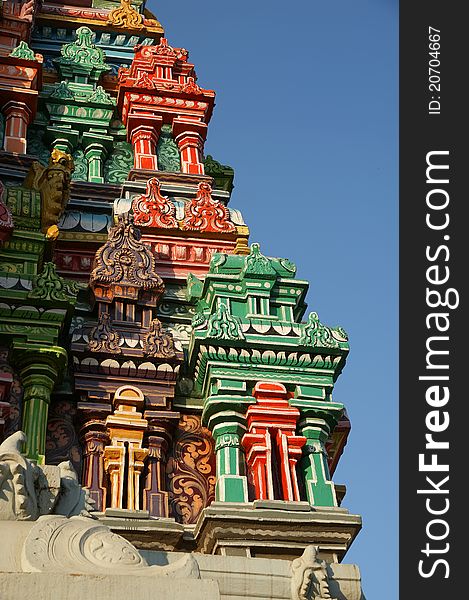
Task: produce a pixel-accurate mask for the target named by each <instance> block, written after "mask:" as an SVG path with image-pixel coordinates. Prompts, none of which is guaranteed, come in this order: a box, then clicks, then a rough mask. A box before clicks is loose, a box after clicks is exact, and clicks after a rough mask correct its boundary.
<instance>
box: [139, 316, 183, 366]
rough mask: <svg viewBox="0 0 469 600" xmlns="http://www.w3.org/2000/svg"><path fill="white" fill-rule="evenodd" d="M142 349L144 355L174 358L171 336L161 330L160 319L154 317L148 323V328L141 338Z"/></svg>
mask: <svg viewBox="0 0 469 600" xmlns="http://www.w3.org/2000/svg"><path fill="white" fill-rule="evenodd" d="M143 351H144V353H145V356H151V357H154V358H174V357H175V356H176V352H175V349H174V340H173V336H172V335H170V334H168V333H165V332H164V331H163V326H162V324H161V321H160V320H159V319H157V318H154V319H153V321H152V322H151V323H150V329H149V331H148V333H147V334H146V336H145V338H144V340H143Z"/></svg>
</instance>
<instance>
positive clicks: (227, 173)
mask: <svg viewBox="0 0 469 600" xmlns="http://www.w3.org/2000/svg"><path fill="white" fill-rule="evenodd" d="M204 166H205V174H206V175H210V176H211V177H213V179H214V184H213V187H214V188H215V189H217V190H224V191H225V192H229V193H230V194H231V192H232V191H233V179H234V170H233V169H232V168H231V167H229V166H227V165H222V164H220V163H219V162H218V161H216V160H215V159H214V158H213V156H211V155H210V154H207V156H206V157H205V159H204Z"/></svg>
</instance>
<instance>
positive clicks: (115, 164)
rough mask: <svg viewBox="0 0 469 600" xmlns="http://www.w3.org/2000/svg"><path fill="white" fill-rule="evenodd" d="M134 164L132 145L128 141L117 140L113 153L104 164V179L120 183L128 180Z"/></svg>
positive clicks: (108, 181) (107, 181)
mask: <svg viewBox="0 0 469 600" xmlns="http://www.w3.org/2000/svg"><path fill="white" fill-rule="evenodd" d="M133 165H134V153H133V148H132V145H131V144H129V143H128V142H124V141H121V142H116V143H115V144H114V146H113V151H112V154H111V155H110V156H109V158H108V159H107V161H106V162H105V164H104V181H105V182H106V183H115V184H120V183H123V182H124V181H126V179H127V177H128V175H129V171H130V169H131V168H132V167H133Z"/></svg>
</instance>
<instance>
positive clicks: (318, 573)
mask: <svg viewBox="0 0 469 600" xmlns="http://www.w3.org/2000/svg"><path fill="white" fill-rule="evenodd" d="M317 554H318V548H317V547H316V546H307V547H306V548H305V551H304V552H303V554H302V555H301V556H300V557H299V558H296V559H295V560H294V561H293V562H292V566H291V570H292V578H291V598H292V600H336V599H335V598H332V596H331V592H330V589H329V575H328V573H327V565H326V563H325V561H323V560H319V559H318V558H317Z"/></svg>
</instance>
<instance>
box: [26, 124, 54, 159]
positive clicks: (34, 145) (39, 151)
mask: <svg viewBox="0 0 469 600" xmlns="http://www.w3.org/2000/svg"><path fill="white" fill-rule="evenodd" d="M44 134H45V129H40V128H39V127H28V134H27V142H28V149H27V153H28V154H31V155H32V156H34V157H36V158H37V160H38V161H39V162H40V163H41V165H43V166H44V167H47V165H48V164H49V158H50V149H49V148H48V146H46V144H45V142H44Z"/></svg>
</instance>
